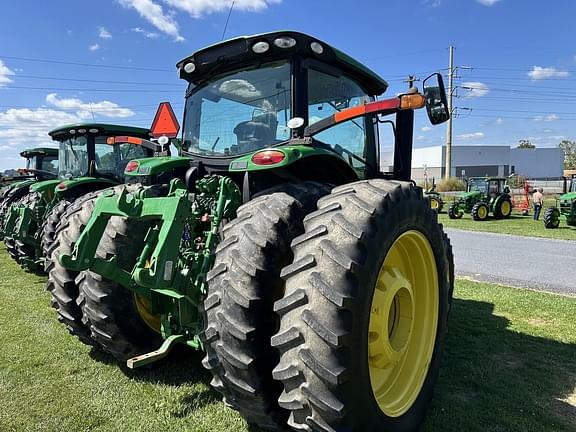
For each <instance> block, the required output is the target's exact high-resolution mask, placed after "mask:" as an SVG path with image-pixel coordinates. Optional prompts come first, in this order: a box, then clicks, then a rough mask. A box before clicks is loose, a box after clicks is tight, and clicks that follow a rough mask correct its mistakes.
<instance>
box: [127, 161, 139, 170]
mask: <svg viewBox="0 0 576 432" xmlns="http://www.w3.org/2000/svg"><path fill="white" fill-rule="evenodd" d="M139 166H140V164H139V163H138V162H136V161H130V162H128V165H126V169H125V170H124V171H125V172H133V171H136V170H138V167H139Z"/></svg>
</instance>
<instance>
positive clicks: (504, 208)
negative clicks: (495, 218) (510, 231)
mask: <svg viewBox="0 0 576 432" xmlns="http://www.w3.org/2000/svg"><path fill="white" fill-rule="evenodd" d="M500 211H501V212H502V216H508V215H509V214H510V213H511V212H512V207H511V206H510V201H502V205H501V206H500Z"/></svg>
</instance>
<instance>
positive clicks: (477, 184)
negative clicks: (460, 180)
mask: <svg viewBox="0 0 576 432" xmlns="http://www.w3.org/2000/svg"><path fill="white" fill-rule="evenodd" d="M487 185H488V183H487V182H486V179H475V178H473V179H469V180H468V192H476V191H477V192H483V193H486V188H487Z"/></svg>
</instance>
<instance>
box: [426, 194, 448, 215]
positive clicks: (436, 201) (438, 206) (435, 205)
mask: <svg viewBox="0 0 576 432" xmlns="http://www.w3.org/2000/svg"><path fill="white" fill-rule="evenodd" d="M428 199H429V200H430V208H431V209H432V210H434V211H435V212H436V213H442V207H443V206H444V203H443V202H442V199H441V198H440V197H439V196H434V195H431V196H429V197H428Z"/></svg>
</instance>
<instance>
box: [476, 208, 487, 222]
mask: <svg viewBox="0 0 576 432" xmlns="http://www.w3.org/2000/svg"><path fill="white" fill-rule="evenodd" d="M486 216H488V210H487V209H486V207H485V206H480V207H478V218H479V219H486Z"/></svg>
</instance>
